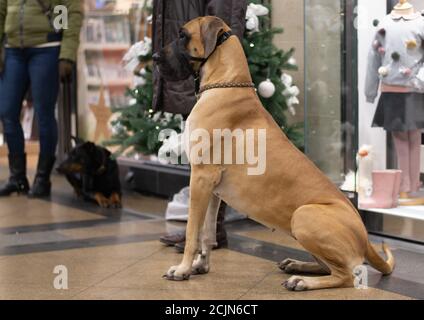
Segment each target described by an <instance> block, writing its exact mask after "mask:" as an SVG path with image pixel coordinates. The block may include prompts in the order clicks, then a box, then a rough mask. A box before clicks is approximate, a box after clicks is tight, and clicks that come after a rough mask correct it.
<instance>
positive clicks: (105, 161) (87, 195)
mask: <svg viewBox="0 0 424 320" xmlns="http://www.w3.org/2000/svg"><path fill="white" fill-rule="evenodd" d="M57 171H58V172H59V173H60V174H63V175H65V176H66V178H67V180H68V182H69V183H70V184H71V185H72V187H73V188H74V190H75V193H76V194H77V196H78V197H81V198H83V199H84V200H86V201H93V200H94V201H96V202H97V204H98V205H99V206H101V207H103V208H121V207H122V199H121V198H122V192H121V184H120V180H119V167H118V164H117V162H116V160H114V159H112V157H111V153H110V152H109V151H108V150H107V149H105V148H102V147H99V146H96V145H95V144H94V143H91V142H82V141H80V140H78V141H77V146H76V147H75V148H74V149H72V150H71V151H70V152H69V154H68V157H67V159H66V160H65V161H63V162H62V163H61V164H60V166H59V167H58V168H57Z"/></svg>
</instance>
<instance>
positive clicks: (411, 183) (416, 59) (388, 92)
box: [365, 3, 424, 198]
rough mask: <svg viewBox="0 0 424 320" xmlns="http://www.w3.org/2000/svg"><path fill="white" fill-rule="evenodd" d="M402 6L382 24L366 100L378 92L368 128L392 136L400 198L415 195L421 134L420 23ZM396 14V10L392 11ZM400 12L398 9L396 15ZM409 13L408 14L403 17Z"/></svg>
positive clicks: (423, 73) (423, 64) (423, 41)
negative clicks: (398, 174) (376, 128)
mask: <svg viewBox="0 0 424 320" xmlns="http://www.w3.org/2000/svg"><path fill="white" fill-rule="evenodd" d="M403 6H405V4H404V3H402V4H399V5H398V6H396V7H395V9H394V10H393V12H392V13H391V14H389V15H388V16H386V17H385V18H384V19H383V20H382V21H381V22H377V23H375V25H376V27H377V32H376V35H375V38H374V40H373V42H372V46H371V50H370V53H369V57H368V70H367V75H366V84H365V95H366V99H367V101H368V102H370V103H373V102H374V101H375V99H376V97H377V95H378V90H379V89H380V91H381V96H380V99H379V101H378V106H377V110H376V113H375V116H374V120H373V123H372V126H373V127H381V128H384V129H385V130H386V131H387V132H390V133H391V134H392V137H393V139H394V144H395V148H396V153H397V160H398V167H399V169H400V170H401V171H402V179H401V187H400V192H401V193H402V196H403V197H404V198H409V197H413V196H412V194H413V193H416V192H417V191H419V189H420V186H421V183H420V174H421V170H420V169H421V166H420V160H421V130H422V129H424V93H423V92H424V17H423V16H422V15H421V13H419V12H413V8H412V6H411V5H410V4H407V8H409V10H412V11H405V10H404V9H402V8H403ZM396 8H398V9H396ZM399 8H400V9H399ZM406 13H408V14H406Z"/></svg>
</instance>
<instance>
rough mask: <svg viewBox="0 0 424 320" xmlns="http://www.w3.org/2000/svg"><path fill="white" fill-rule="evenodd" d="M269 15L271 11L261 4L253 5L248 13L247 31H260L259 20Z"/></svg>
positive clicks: (250, 5)
mask: <svg viewBox="0 0 424 320" xmlns="http://www.w3.org/2000/svg"><path fill="white" fill-rule="evenodd" d="M268 14H269V9H268V8H267V7H265V6H263V5H261V4H254V3H251V4H249V6H248V7H247V12H246V29H247V30H249V31H250V32H258V31H259V18H258V17H261V16H266V15H268Z"/></svg>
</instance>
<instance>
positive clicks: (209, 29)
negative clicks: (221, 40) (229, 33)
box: [200, 17, 226, 59]
mask: <svg viewBox="0 0 424 320" xmlns="http://www.w3.org/2000/svg"><path fill="white" fill-rule="evenodd" d="M204 19H205V20H204V23H203V24H202V27H201V31H200V32H201V35H202V39H203V47H204V48H205V58H206V59H207V58H209V56H210V55H211V54H212V53H213V52H214V51H215V48H216V43H217V42H218V36H219V34H220V33H221V32H223V31H225V27H226V24H225V22H224V21H222V20H221V19H220V18H218V17H205V18H204Z"/></svg>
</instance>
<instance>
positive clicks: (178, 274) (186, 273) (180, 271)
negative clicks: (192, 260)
mask: <svg viewBox="0 0 424 320" xmlns="http://www.w3.org/2000/svg"><path fill="white" fill-rule="evenodd" d="M190 275H191V272H190V270H185V268H182V267H180V266H173V267H171V268H170V269H169V270H168V272H167V273H166V274H165V275H164V276H163V277H164V278H165V279H166V280H171V281H184V280H189V279H190Z"/></svg>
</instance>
